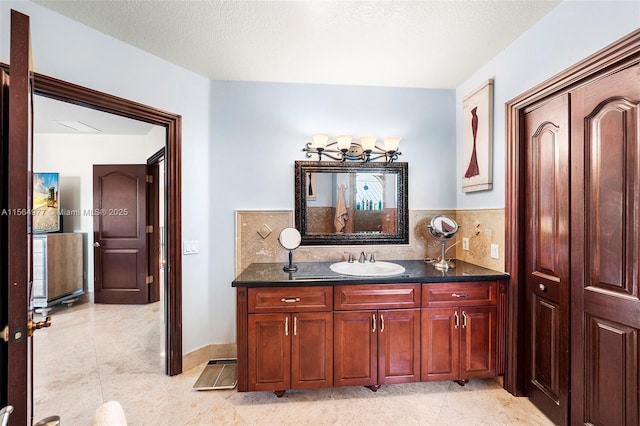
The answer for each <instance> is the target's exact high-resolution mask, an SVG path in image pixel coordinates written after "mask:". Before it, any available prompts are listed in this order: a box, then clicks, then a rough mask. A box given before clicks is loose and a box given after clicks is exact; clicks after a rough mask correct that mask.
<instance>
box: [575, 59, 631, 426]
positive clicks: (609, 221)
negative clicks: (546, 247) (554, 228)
mask: <svg viewBox="0 0 640 426" xmlns="http://www.w3.org/2000/svg"><path fill="white" fill-rule="evenodd" d="M639 104H640V66H639V65H635V66H633V67H629V68H627V69H625V70H622V71H619V72H617V73H615V74H612V75H610V76H608V77H605V78H602V79H599V80H596V81H594V82H592V83H590V84H588V85H585V86H582V87H580V88H579V89H576V90H575V92H574V93H573V94H572V122H571V125H572V139H571V154H572V161H571V162H572V165H573V169H572V186H573V196H572V200H571V211H572V218H571V219H572V223H575V224H576V226H575V227H574V228H575V232H572V236H571V238H572V247H575V248H576V250H574V251H573V253H572V259H571V268H572V270H571V277H572V309H574V315H573V322H572V327H573V329H574V333H572V352H571V355H572V357H571V368H572V404H571V414H572V418H573V419H574V421H575V422H576V423H593V424H600V425H637V424H638V422H639V421H640V415H639V409H638V398H639V394H640V393H639V389H640V374H639V370H638V362H639V359H640V352H639V349H638V338H637V336H638V331H639V330H640V315H638V313H639V312H640V298H639V295H638V277H639V271H638V263H639V257H640V252H639V251H640V232H639V230H640V134H639V133H640V129H639V128H638V126H639V123H640V108H639ZM580 224H582V225H583V226H582V227H578V225H580Z"/></svg>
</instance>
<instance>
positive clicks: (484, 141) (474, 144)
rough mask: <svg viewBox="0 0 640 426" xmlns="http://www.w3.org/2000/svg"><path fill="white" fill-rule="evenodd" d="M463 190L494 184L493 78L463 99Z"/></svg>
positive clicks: (481, 188) (489, 186)
mask: <svg viewBox="0 0 640 426" xmlns="http://www.w3.org/2000/svg"><path fill="white" fill-rule="evenodd" d="M462 138H463V162H464V164H463V165H464V167H463V170H464V174H463V176H462V191H463V192H474V191H485V190H488V189H491V188H492V186H493V165H492V157H493V152H492V151H493V79H489V80H487V81H486V82H485V83H483V84H482V86H480V87H478V88H477V89H476V90H474V91H473V92H471V93H469V94H468V95H466V96H465V97H464V98H463V99H462Z"/></svg>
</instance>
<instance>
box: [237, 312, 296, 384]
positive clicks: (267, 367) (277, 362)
mask: <svg viewBox="0 0 640 426" xmlns="http://www.w3.org/2000/svg"><path fill="white" fill-rule="evenodd" d="M248 322H249V324H248V332H249V333H248V334H249V336H248V342H247V346H248V356H247V358H248V359H247V363H248V367H249V368H248V370H249V379H248V380H249V390H257V391H261V390H286V389H289V388H290V383H291V333H290V331H289V328H290V327H289V326H290V324H289V323H290V319H289V314H252V315H249V321H248Z"/></svg>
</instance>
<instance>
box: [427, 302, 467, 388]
mask: <svg viewBox="0 0 640 426" xmlns="http://www.w3.org/2000/svg"><path fill="white" fill-rule="evenodd" d="M459 329H460V317H459V314H458V309H457V308H442V309H423V310H422V338H421V349H422V350H421V353H422V368H421V380H422V381H424V382H427V381H438V380H457V379H458V378H459V377H458V371H459V365H460V356H459V353H460V350H459V347H460V345H459V343H460V333H459Z"/></svg>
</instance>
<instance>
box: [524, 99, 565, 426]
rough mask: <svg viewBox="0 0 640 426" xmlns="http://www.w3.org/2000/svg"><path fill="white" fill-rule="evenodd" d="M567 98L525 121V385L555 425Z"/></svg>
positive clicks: (560, 397) (561, 376)
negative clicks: (526, 362)
mask: <svg viewBox="0 0 640 426" xmlns="http://www.w3.org/2000/svg"><path fill="white" fill-rule="evenodd" d="M568 129H569V97H568V95H564V96H560V97H557V98H555V99H553V100H551V101H549V102H547V103H546V104H544V105H542V106H539V107H538V108H537V109H534V110H533V111H531V112H529V113H527V115H526V117H525V129H524V131H525V140H526V143H525V156H526V181H525V186H526V189H525V194H526V201H525V209H526V211H525V217H526V218H527V224H526V228H525V238H526V250H525V268H526V271H527V275H526V285H527V291H526V300H527V303H526V307H527V310H526V316H527V324H528V330H527V342H528V344H527V347H528V349H529V351H528V353H527V357H528V370H527V384H528V389H527V391H528V393H529V398H530V399H531V401H532V402H533V403H534V404H535V405H536V406H537V407H538V408H539V409H540V410H541V411H542V412H543V413H545V414H546V415H547V416H548V417H549V418H550V419H551V420H553V421H554V422H555V423H557V424H566V423H567V422H568V398H569V354H568V350H569V349H568V339H569V327H568V324H569V245H568V244H569V194H570V193H569V163H568V161H569V151H568V149H569V130H568Z"/></svg>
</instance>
